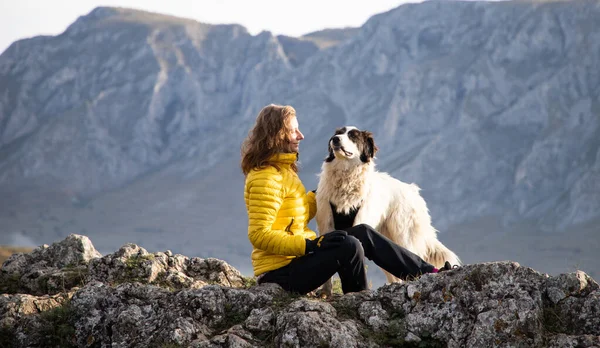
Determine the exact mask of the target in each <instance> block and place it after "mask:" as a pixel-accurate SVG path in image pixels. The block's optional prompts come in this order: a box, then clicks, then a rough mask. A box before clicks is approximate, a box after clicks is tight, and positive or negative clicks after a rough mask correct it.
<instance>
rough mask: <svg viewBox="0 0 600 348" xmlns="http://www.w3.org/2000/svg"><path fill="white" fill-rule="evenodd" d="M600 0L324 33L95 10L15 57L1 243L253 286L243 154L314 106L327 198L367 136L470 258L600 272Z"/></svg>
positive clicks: (6, 58) (0, 146)
mask: <svg viewBox="0 0 600 348" xmlns="http://www.w3.org/2000/svg"><path fill="white" fill-rule="evenodd" d="M599 4H600V2H599V1H597V0H582V1H555V2H529V1H507V2H498V3H495V2H448V1H429V2H424V3H421V4H407V5H403V6H400V7H398V8H396V9H394V10H391V11H389V12H386V13H382V14H379V15H377V16H374V17H372V18H371V19H370V20H369V21H367V22H366V23H365V24H364V25H363V26H362V27H361V28H357V29H350V30H349V31H348V32H345V31H342V32H341V33H342V35H340V33H339V32H338V33H333V34H335V35H333V34H332V33H329V34H331V35H329V36H328V35H326V34H327V33H325V34H323V33H322V34H321V36H319V37H318V38H317V39H315V37H314V35H309V36H307V37H305V38H296V39H294V38H291V39H290V38H287V39H286V38H282V37H276V36H274V35H272V34H271V33H269V32H263V33H260V34H259V35H256V36H252V35H250V34H249V33H248V32H247V31H246V30H245V28H243V27H241V26H239V25H207V24H203V23H198V22H195V21H192V20H187V19H181V18H174V17H170V16H163V15H158V14H152V13H147V12H142V11H136V10H129V9H118V8H104V7H103V8H98V9H95V10H94V11H92V12H91V13H90V14H88V15H86V16H82V17H81V18H80V19H78V20H77V21H76V22H75V23H73V25H71V26H70V27H69V28H68V29H67V30H66V31H65V32H64V33H63V34H61V35H58V36H56V37H38V38H33V39H28V40H21V41H18V42H16V43H14V44H13V45H12V46H11V47H9V49H7V50H6V51H5V52H4V53H2V55H1V56H0V197H2V198H1V200H0V205H1V207H2V209H0V226H2V231H1V232H2V236H3V237H4V236H10V235H11V234H19V235H23V236H26V237H28V238H31V239H33V240H34V243H33V244H34V245H35V244H39V243H44V242H45V243H50V242H52V241H54V240H57V239H62V238H64V237H65V236H67V235H69V234H70V233H79V234H85V235H90V236H92V237H93V238H94V239H95V240H97V246H98V248H99V249H100V250H102V251H108V250H112V249H114V248H115V247H116V246H118V245H122V244H124V243H126V242H133V243H137V244H140V245H142V244H143V245H144V246H145V247H148V248H152V249H172V250H176V251H177V252H181V253H186V254H190V255H195V256H203V257H208V256H216V255H227V257H229V258H231V259H230V260H228V261H229V262H231V263H232V264H233V263H234V264H235V265H236V266H237V267H238V268H239V269H241V270H242V271H243V272H245V273H247V272H248V270H247V269H242V268H243V267H247V266H245V264H246V261H247V258H248V255H249V247H250V246H249V243H248V242H247V238H246V236H245V232H246V223H247V221H246V215H245V208H244V205H243V201H242V199H241V192H242V188H243V177H242V175H241V173H240V171H239V169H238V163H237V162H238V159H239V145H240V143H241V141H242V139H243V137H244V136H245V134H246V132H247V131H248V129H249V128H250V126H251V124H252V122H253V120H254V117H255V115H256V113H257V112H258V110H260V108H261V107H262V106H264V105H265V104H268V103H272V102H275V103H282V104H291V105H293V106H295V107H296V109H297V111H298V116H299V121H300V124H301V129H302V130H303V132H304V133H305V135H306V137H307V138H306V140H305V141H304V143H303V144H302V145H301V157H300V158H301V161H302V172H301V173H300V175H301V177H302V179H303V182H305V184H306V186H307V187H308V188H314V187H316V180H317V179H316V176H315V174H316V173H318V172H319V167H320V163H321V161H322V159H323V158H324V157H325V155H326V153H325V152H326V151H325V150H326V140H327V139H328V138H329V136H330V135H331V133H332V131H333V129H335V128H336V127H339V126H341V125H347V124H353V125H356V126H359V127H360V128H363V129H369V130H371V131H372V132H374V134H375V137H376V142H377V144H378V145H379V147H380V149H381V150H380V151H379V153H378V159H377V163H378V168H380V169H381V170H384V171H388V172H390V173H391V174H392V175H394V176H396V177H398V178H399V179H401V180H403V181H406V182H415V183H417V184H418V185H419V186H420V187H422V189H423V190H422V194H423V196H424V197H425V198H426V200H427V202H428V206H429V208H430V210H431V215H432V217H433V222H434V226H435V227H436V228H438V229H439V230H440V231H441V233H440V238H441V239H442V240H443V241H444V242H445V243H446V244H448V245H449V246H450V247H452V248H453V250H455V251H456V252H457V253H458V254H459V255H460V256H461V257H462V258H463V259H464V260H466V261H468V262H473V261H493V260H505V259H511V260H518V261H520V262H522V263H523V264H527V265H530V266H534V267H535V268H536V269H542V268H543V269H544V271H547V272H557V271H560V272H563V271H565V268H573V267H574V265H577V266H578V267H576V268H583V269H585V270H586V271H588V270H589V272H593V271H594V270H595V268H596V265H597V264H598V262H597V261H599V260H598V254H597V252H596V250H597V249H598V248H600V241H599V238H598V232H599V230H598V226H599V225H598V221H600V216H599V215H598V212H599V211H600V141H598V139H600V112H598V110H600V100H599V99H598V98H599V97H598V96H599V95H600V76H599V75H598V74H599V71H600V66H598V64H600V63H599V62H600V59H599V58H600V46H599V45H600V44H599V43H600V29H599V27H598V26H597V25H595V24H596V22H597V18H598V17H599V16H600V5H599ZM300 39H302V40H300ZM311 39H312V40H313V41H311ZM286 40H287V41H286ZM314 40H316V41H318V42H321V43H322V42H323V41H328V42H333V43H334V44H332V45H329V46H327V45H317V44H315V42H316V41H314ZM319 40H320V41H319ZM311 43H312V44H314V45H311ZM326 46H327V47H326ZM217 231H219V232H217ZM220 231H225V232H224V233H225V234H226V238H223V234H222V233H221V232H220ZM99 236H102V237H101V238H100V237H99ZM0 242H2V241H0Z"/></svg>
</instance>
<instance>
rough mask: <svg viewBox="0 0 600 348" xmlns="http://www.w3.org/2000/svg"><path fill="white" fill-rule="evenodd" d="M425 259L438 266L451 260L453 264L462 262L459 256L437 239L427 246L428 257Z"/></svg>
mask: <svg viewBox="0 0 600 348" xmlns="http://www.w3.org/2000/svg"><path fill="white" fill-rule="evenodd" d="M425 261H427V262H429V263H430V264H432V265H433V266H434V267H436V268H441V267H443V266H444V263H445V262H446V261H448V262H450V264H451V265H453V266H454V265H461V264H462V262H461V261H460V259H459V258H458V256H457V255H456V254H455V253H454V252H452V250H450V249H448V248H447V247H446V246H445V245H444V244H442V242H440V241H439V240H437V239H433V240H431V243H430V244H429V245H428V246H427V258H426V260H425Z"/></svg>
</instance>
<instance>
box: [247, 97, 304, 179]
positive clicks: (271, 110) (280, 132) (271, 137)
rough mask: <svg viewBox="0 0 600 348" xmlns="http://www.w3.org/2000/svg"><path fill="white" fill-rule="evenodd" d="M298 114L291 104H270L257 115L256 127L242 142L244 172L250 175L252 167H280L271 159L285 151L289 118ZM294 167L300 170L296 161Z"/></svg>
mask: <svg viewBox="0 0 600 348" xmlns="http://www.w3.org/2000/svg"><path fill="white" fill-rule="evenodd" d="M293 116H296V110H294V108H293V107H291V106H289V105H285V106H283V105H275V104H270V105H267V106H265V107H264V108H263V109H262V110H260V112H259V113H258V116H257V117H256V123H255V124H254V127H253V128H252V129H251V130H250V132H248V136H247V137H246V139H245V140H244V142H243V143H242V151H241V152H242V162H241V167H242V172H243V173H244V175H248V173H250V171H251V170H252V169H261V168H265V167H267V166H273V167H275V168H277V169H279V167H278V166H277V164H276V163H274V162H272V161H270V159H271V157H273V155H275V154H277V153H280V152H284V151H285V148H286V145H287V141H288V139H287V134H288V133H289V131H290V129H289V119H290V118H292V117H293ZM291 167H292V169H293V170H294V171H295V172H298V165H297V164H296V163H295V162H294V163H293V164H292V166H291Z"/></svg>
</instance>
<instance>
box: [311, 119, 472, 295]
mask: <svg viewBox="0 0 600 348" xmlns="http://www.w3.org/2000/svg"><path fill="white" fill-rule="evenodd" d="M328 150H329V155H328V156H327V158H326V159H325V161H324V162H323V164H322V166H321V173H320V174H319V183H318V185H317V190H316V199H317V215H316V220H317V229H318V231H319V234H320V235H323V234H326V233H328V232H331V231H333V230H336V229H344V228H348V227H352V226H356V225H359V224H367V225H369V226H371V227H373V228H374V229H375V230H377V231H378V232H379V233H381V234H383V235H384V236H386V237H388V238H389V239H391V240H392V241H393V242H394V243H396V244H398V245H400V246H402V247H404V248H406V249H408V250H410V251H412V252H413V253H415V254H416V255H418V256H420V257H421V258H422V259H424V260H425V261H427V262H429V263H430V264H432V265H433V266H434V267H436V268H441V267H443V265H444V262H445V261H448V262H450V264H452V265H460V264H461V262H460V259H459V258H458V256H457V255H456V254H455V253H454V252H452V251H451V250H450V249H448V248H447V247H446V246H444V245H443V244H442V243H441V242H440V241H439V240H438V239H437V230H436V229H435V228H434V227H433V226H432V225H431V217H430V215H429V210H428V208H427V204H426V202H425V200H424V199H423V197H422V196H421V195H420V193H419V191H420V188H419V187H418V186H417V185H416V184H414V183H413V184H407V183H404V182H402V181H400V180H398V179H395V178H393V177H392V176H390V175H389V174H387V173H384V172H379V171H377V170H376V169H375V163H374V158H375V153H376V152H377V150H378V148H377V146H376V145H375V141H374V139H373V134H372V133H371V132H368V131H364V130H359V129H358V128H356V127H353V126H346V127H343V128H339V129H337V130H336V131H335V134H334V135H333V136H332V137H331V138H330V139H329V144H328ZM336 224H337V225H338V226H336ZM339 225H342V226H339ZM343 225H345V226H343ZM383 272H384V273H385V276H386V278H387V281H388V282H389V283H392V282H398V281H400V279H398V278H396V277H394V276H393V275H392V274H390V273H388V272H386V271H385V270H383ZM331 288H332V284H331V279H330V280H328V281H327V282H326V283H325V284H324V285H323V287H322V289H321V294H322V295H324V296H330V295H331Z"/></svg>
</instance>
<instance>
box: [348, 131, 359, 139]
mask: <svg viewBox="0 0 600 348" xmlns="http://www.w3.org/2000/svg"><path fill="white" fill-rule="evenodd" d="M348 136H349V137H350V138H356V137H358V131H357V130H356V129H353V130H351V131H349V132H348Z"/></svg>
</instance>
